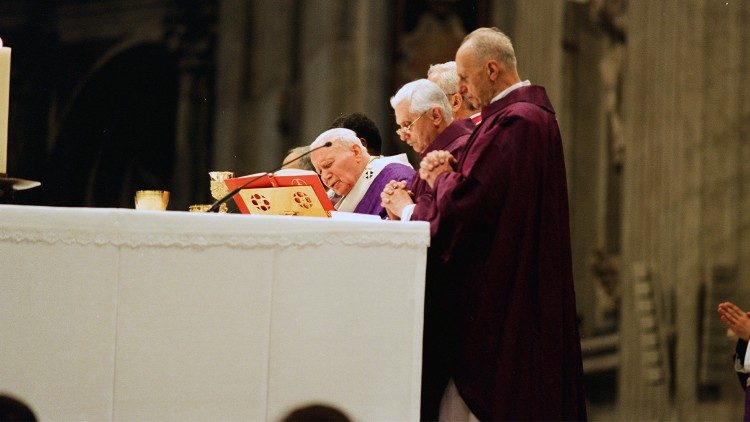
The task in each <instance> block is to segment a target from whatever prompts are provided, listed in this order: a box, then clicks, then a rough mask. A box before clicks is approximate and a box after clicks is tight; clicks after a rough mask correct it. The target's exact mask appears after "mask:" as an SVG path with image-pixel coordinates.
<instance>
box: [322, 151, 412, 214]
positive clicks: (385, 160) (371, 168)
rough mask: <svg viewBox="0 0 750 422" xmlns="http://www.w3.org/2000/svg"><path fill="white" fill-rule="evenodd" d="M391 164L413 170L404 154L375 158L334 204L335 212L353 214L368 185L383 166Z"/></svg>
mask: <svg viewBox="0 0 750 422" xmlns="http://www.w3.org/2000/svg"><path fill="white" fill-rule="evenodd" d="M393 163H398V164H403V165H405V166H409V168H413V167H412V166H411V164H409V159H408V158H406V154H399V155H393V156H390V157H384V156H382V155H381V156H380V157H375V158H374V159H373V160H372V161H370V163H368V164H367V167H365V171H363V172H362V174H361V175H360V176H359V179H357V183H355V184H354V186H352V190H350V191H349V193H348V194H347V195H346V196H345V197H343V198H341V200H340V201H339V202H337V203H336V206H335V208H336V210H337V211H346V212H353V211H354V209H355V208H357V205H358V204H359V201H361V200H362V198H363V197H364V196H365V194H366V193H367V190H368V189H370V185H372V182H373V181H374V180H375V179H376V178H377V177H378V175H379V174H380V172H381V171H382V170H383V169H384V168H385V166H387V165H388V164H393ZM368 174H369V177H368Z"/></svg>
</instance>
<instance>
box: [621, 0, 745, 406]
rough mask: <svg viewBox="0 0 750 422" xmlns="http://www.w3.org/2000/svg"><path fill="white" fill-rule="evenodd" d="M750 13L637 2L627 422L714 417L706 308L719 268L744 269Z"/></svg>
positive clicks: (627, 192) (631, 84)
mask: <svg viewBox="0 0 750 422" xmlns="http://www.w3.org/2000/svg"><path fill="white" fill-rule="evenodd" d="M748 7H750V4H748V3H744V2H739V3H737V2H731V3H730V2H703V1H698V0H693V1H681V0H666V1H661V2H633V3H630V4H629V12H628V13H629V15H628V22H629V27H628V41H627V49H628V52H627V56H628V64H627V71H626V77H625V98H624V119H623V123H624V133H625V160H624V173H623V177H624V183H623V185H624V191H623V261H622V263H623V265H622V270H623V279H622V281H623V307H622V323H621V336H622V338H623V339H624V341H623V343H622V354H621V356H622V360H621V365H622V367H621V368H622V371H621V377H620V393H619V394H620V409H621V416H622V418H623V419H624V420H634V419H659V420H663V419H670V418H676V419H677V420H682V419H699V420H700V419H706V418H708V419H711V418H712V417H718V416H717V415H715V414H714V415H710V414H705V415H702V414H701V413H700V411H701V408H700V406H698V403H697V397H696V390H697V380H696V374H697V372H698V367H697V362H698V361H699V359H698V357H699V354H700V352H701V346H702V345H701V343H700V338H699V337H698V333H699V330H698V327H700V322H701V321H700V318H699V316H700V314H699V309H700V308H699V304H698V299H699V292H700V288H701V283H702V282H705V281H706V274H708V273H710V269H711V268H712V266H713V265H715V264H717V263H719V264H722V265H729V266H732V265H735V266H736V265H737V260H738V256H737V251H738V246H739V239H740V235H741V233H742V231H741V225H740V223H739V220H738V216H739V215H740V212H741V210H740V205H741V204H742V203H743V201H742V197H741V193H740V191H739V188H738V186H739V183H738V182H740V181H741V173H740V169H741V165H742V164H741V163H742V162H741V161H740V160H741V157H742V154H741V151H742V148H741V146H742V143H741V142H740V140H741V137H740V130H739V128H740V125H741V124H742V125H743V126H744V127H747V124H746V123H744V122H742V120H743V119H742V115H741V111H742V104H743V100H744V103H746V102H747V98H744V99H743V98H742V97H741V95H742V94H741V93H743V92H745V93H746V92H747V90H746V87H744V85H746V83H747V81H746V80H745V81H744V85H743V83H741V81H740V77H741V76H742V75H746V74H747V66H746V64H747V56H746V55H745V56H743V54H742V49H743V45H742V43H741V41H742V37H741V36H740V34H741V33H744V34H745V35H746V34H747V32H746V29H744V27H747V25H746V24H745V25H744V27H743V25H742V22H743V21H742V19H741V16H742V15H743V14H744V15H745V17H747V9H748ZM746 22H747V21H746V20H745V23H746ZM746 41H747V38H746V37H745V42H746ZM743 63H744V65H743ZM743 89H744V91H743ZM744 121H745V122H746V121H747V116H745V117H744ZM741 122H742V123H741ZM744 202H745V203H746V201H744ZM745 211H747V210H745ZM744 232H746V230H744ZM745 236H746V235H745ZM644 279H650V280H651V281H653V286H654V289H655V291H653V292H652V293H653V296H654V305H655V307H656V308H655V315H656V332H657V334H658V335H657V337H656V339H657V341H658V342H659V347H657V349H658V350H659V354H658V358H657V360H656V361H654V360H653V359H652V357H653V355H652V354H650V351H652V350H653V349H650V350H649V348H650V347H651V346H650V345H649V344H647V343H648V342H650V341H651V340H652V339H653V337H649V336H648V335H647V333H644V320H643V315H642V314H641V313H639V312H640V308H639V307H641V306H643V305H644V301H643V296H642V293H643V292H642V291H640V290H639V289H640V287H642V285H643V284H642V281H643V280H644ZM739 279H740V281H741V280H742V279H747V273H746V272H745V273H740V274H739ZM738 284H742V283H741V282H740V283H738ZM639 295H640V296H639ZM709 308H710V307H709ZM706 318H716V316H715V315H706ZM728 353H729V354H730V355H731V350H728ZM727 362H728V363H727V365H728V366H729V357H727ZM671 368H674V372H672V370H671ZM728 370H731V368H728ZM659 373H660V374H661V376H657V375H658V374H659ZM672 391H673V392H674V396H672V395H671V392H672ZM718 418H719V419H721V418H720V417H718Z"/></svg>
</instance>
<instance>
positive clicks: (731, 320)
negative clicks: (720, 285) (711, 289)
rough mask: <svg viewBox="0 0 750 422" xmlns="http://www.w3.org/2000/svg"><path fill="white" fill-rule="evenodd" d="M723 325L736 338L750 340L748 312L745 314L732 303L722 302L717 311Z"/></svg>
mask: <svg viewBox="0 0 750 422" xmlns="http://www.w3.org/2000/svg"><path fill="white" fill-rule="evenodd" d="M717 311H718V312H719V317H720V318H721V322H723V323H724V325H725V326H726V327H727V328H728V329H730V330H732V332H734V333H735V334H736V335H737V337H739V338H741V339H743V340H745V341H748V340H750V312H745V311H743V310H742V309H740V307H739V306H737V305H735V304H734V303H732V302H722V303H720V304H719V307H718V309H717Z"/></svg>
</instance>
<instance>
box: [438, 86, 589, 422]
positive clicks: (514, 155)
mask: <svg viewBox="0 0 750 422" xmlns="http://www.w3.org/2000/svg"><path fill="white" fill-rule="evenodd" d="M433 195H434V200H433V201H432V203H431V204H432V206H433V208H434V209H433V210H432V211H431V212H433V213H434V216H433V217H432V218H433V222H432V224H431V225H432V226H434V227H435V235H434V236H433V237H432V241H431V247H430V248H431V249H434V251H433V253H437V254H438V255H439V256H440V259H441V260H442V261H443V263H444V264H445V268H446V274H447V276H446V277H444V278H445V279H446V280H450V284H449V286H448V287H449V288H450V289H452V292H453V294H452V295H449V297H451V298H452V300H453V302H452V303H451V307H452V309H453V314H452V318H453V320H454V321H455V323H456V324H457V325H456V326H455V327H448V329H447V330H446V331H447V332H448V333H450V335H451V336H455V337H454V338H453V339H452V341H454V342H455V343H454V344H455V358H454V360H453V363H452V368H451V376H452V377H453V379H454V381H455V383H456V386H457V388H458V391H459V393H460V394H461V397H462V398H463V400H464V401H465V402H466V404H467V405H468V406H469V408H470V410H471V411H472V413H474V415H476V416H477V417H478V418H479V419H481V420H500V419H503V420H508V419H510V420H520V419H534V420H580V419H586V407H585V399H584V391H583V383H582V364H581V350H580V340H579V336H578V330H577V326H576V304H575V293H574V288H573V275H572V269H571V252H570V229H569V218H568V198H567V187H566V181H565V164H564V159H563V150H562V141H561V137H560V130H559V128H558V124H557V120H556V118H555V113H554V110H553V108H552V105H551V104H550V102H549V99H548V98H547V94H546V92H545V90H544V88H542V87H539V86H529V87H522V88H518V89H516V90H514V91H511V92H510V93H509V94H508V95H507V96H506V97H504V98H502V99H500V100H497V101H495V102H494V103H492V104H490V105H488V106H487V107H485V108H484V109H483V110H482V123H481V124H480V125H479V126H477V128H476V129H475V131H474V132H473V134H472V136H471V137H470V138H469V140H468V143H467V147H466V151H465V152H464V154H463V156H462V157H461V158H460V160H459V161H458V163H457V165H456V171H454V172H450V173H444V174H441V175H440V176H438V178H437V180H436V182H435V184H434V189H433Z"/></svg>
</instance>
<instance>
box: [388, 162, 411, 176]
mask: <svg viewBox="0 0 750 422" xmlns="http://www.w3.org/2000/svg"><path fill="white" fill-rule="evenodd" d="M383 171H384V172H389V173H403V174H413V173H414V169H413V168H412V167H411V166H410V165H408V164H404V163H390V164H388V165H386V166H385V167H383Z"/></svg>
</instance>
